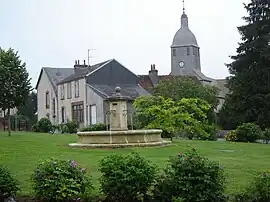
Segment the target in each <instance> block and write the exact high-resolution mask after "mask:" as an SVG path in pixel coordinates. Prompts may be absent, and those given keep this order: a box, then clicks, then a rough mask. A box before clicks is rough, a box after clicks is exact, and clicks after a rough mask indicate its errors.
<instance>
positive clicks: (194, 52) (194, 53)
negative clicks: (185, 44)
mask: <svg viewBox="0 0 270 202" xmlns="http://www.w3.org/2000/svg"><path fill="white" fill-rule="evenodd" d="M193 55H197V54H196V48H195V47H193Z"/></svg>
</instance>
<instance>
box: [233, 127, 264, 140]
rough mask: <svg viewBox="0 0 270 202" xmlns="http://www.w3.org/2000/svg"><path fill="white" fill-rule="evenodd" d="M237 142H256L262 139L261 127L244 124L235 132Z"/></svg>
mask: <svg viewBox="0 0 270 202" xmlns="http://www.w3.org/2000/svg"><path fill="white" fill-rule="evenodd" d="M235 134H236V141H237V142H255V141H256V140H258V139H259V138H261V137H262V134H263V133H262V130H261V128H260V126H258V125H257V124H255V123H244V124H242V125H240V126H238V127H237V129H236V130H235Z"/></svg>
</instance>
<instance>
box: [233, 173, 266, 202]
mask: <svg viewBox="0 0 270 202" xmlns="http://www.w3.org/2000/svg"><path fill="white" fill-rule="evenodd" d="M234 201H238V202H266V201H270V172H264V173H261V174H259V175H258V176H256V177H255V178H254V180H253V181H252V182H251V183H250V185H249V186H248V187H247V188H246V189H245V190H244V192H243V193H240V194H238V195H236V196H235V198H234Z"/></svg>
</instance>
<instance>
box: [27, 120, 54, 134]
mask: <svg viewBox="0 0 270 202" xmlns="http://www.w3.org/2000/svg"><path fill="white" fill-rule="evenodd" d="M32 129H33V130H34V129H35V130H36V131H35V132H41V133H48V132H50V131H52V129H53V126H52V123H51V121H50V120H49V119H47V118H41V119H40V120H39V121H38V122H37V124H36V125H35V126H33V128H32Z"/></svg>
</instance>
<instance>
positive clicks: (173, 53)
mask: <svg viewBox="0 0 270 202" xmlns="http://www.w3.org/2000/svg"><path fill="white" fill-rule="evenodd" d="M172 55H173V57H175V56H176V49H175V48H174V49H173V50H172Z"/></svg>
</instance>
